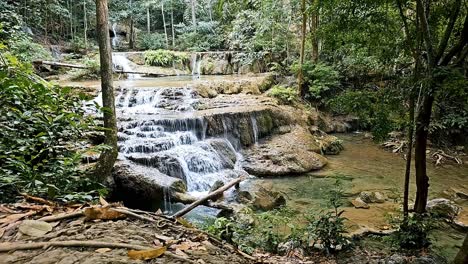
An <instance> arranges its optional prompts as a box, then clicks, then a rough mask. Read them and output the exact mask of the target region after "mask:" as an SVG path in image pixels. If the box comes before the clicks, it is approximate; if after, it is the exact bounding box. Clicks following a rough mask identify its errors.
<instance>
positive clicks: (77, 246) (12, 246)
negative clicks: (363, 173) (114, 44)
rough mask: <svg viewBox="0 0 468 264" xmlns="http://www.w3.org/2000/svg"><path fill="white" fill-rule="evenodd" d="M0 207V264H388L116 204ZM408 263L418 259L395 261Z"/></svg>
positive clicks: (380, 254) (357, 252)
mask: <svg viewBox="0 0 468 264" xmlns="http://www.w3.org/2000/svg"><path fill="white" fill-rule="evenodd" d="M25 198H26V199H25V201H24V202H21V203H14V204H3V205H0V260H1V261H0V262H1V263H31V264H32V263H34V264H38V263H40V264H46V263H61V264H65V263H67V264H68V263H92V264H100V263H142V260H144V261H145V262H146V263H215V264H216V263H291V264H292V263H330V264H333V263H386V262H385V261H386V260H387V259H388V257H389V252H388V251H386V250H381V249H378V250H375V247H374V249H369V247H368V244H364V243H357V244H356V246H355V247H354V248H352V249H351V250H347V251H343V252H341V253H340V254H339V255H336V256H330V257H327V256H325V255H324V254H322V253H319V252H317V253H316V254H313V255H312V256H308V257H305V256H303V252H302V251H300V250H297V251H296V250H293V251H291V252H289V253H288V254H287V256H277V255H272V254H269V253H263V252H255V253H254V254H252V255H247V254H245V253H243V252H241V251H239V250H238V249H236V248H235V246H233V245H231V244H229V243H227V242H225V241H221V240H219V239H217V238H215V237H213V236H211V235H210V234H208V233H206V232H204V231H202V230H199V229H196V228H194V227H193V226H192V225H191V224H190V223H188V222H187V221H185V220H183V219H181V218H179V219H171V218H169V217H166V216H162V215H158V214H157V213H149V212H144V211H138V210H132V209H129V208H125V207H122V206H120V205H119V204H108V203H106V202H105V201H103V200H101V204H100V205H92V206H91V205H89V204H76V205H68V206H61V205H57V204H54V203H52V202H49V201H45V200H42V199H40V198H39V199H38V198H34V197H30V196H26V197H25ZM397 258H406V260H408V261H411V259H412V258H414V257H413V256H402V255H398V256H397Z"/></svg>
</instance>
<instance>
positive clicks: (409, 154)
mask: <svg viewBox="0 0 468 264" xmlns="http://www.w3.org/2000/svg"><path fill="white" fill-rule="evenodd" d="M412 90H413V89H412ZM412 90H411V91H410V98H409V120H408V121H409V127H408V152H407V154H406V170H405V185H404V189H403V215H404V216H405V217H408V211H409V209H408V200H409V184H410V175H411V159H412V153H413V134H414V112H415V107H414V94H413V91H412Z"/></svg>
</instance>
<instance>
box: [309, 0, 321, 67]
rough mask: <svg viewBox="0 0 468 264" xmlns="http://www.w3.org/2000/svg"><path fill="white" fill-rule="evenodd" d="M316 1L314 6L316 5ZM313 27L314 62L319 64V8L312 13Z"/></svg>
mask: <svg viewBox="0 0 468 264" xmlns="http://www.w3.org/2000/svg"><path fill="white" fill-rule="evenodd" d="M315 2H316V1H314V5H315ZM311 20H312V24H311V25H312V27H311V29H310V31H311V33H312V61H313V62H315V63H316V62H318V58H319V43H318V37H317V31H318V27H319V10H318V8H317V7H315V8H314V11H313V13H312V17H311Z"/></svg>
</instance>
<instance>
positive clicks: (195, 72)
mask: <svg viewBox="0 0 468 264" xmlns="http://www.w3.org/2000/svg"><path fill="white" fill-rule="evenodd" d="M191 56H192V59H191V64H192V65H191V67H192V76H193V78H194V79H200V77H201V58H200V59H199V58H198V53H192V55H191Z"/></svg>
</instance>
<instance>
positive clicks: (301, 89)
mask: <svg viewBox="0 0 468 264" xmlns="http://www.w3.org/2000/svg"><path fill="white" fill-rule="evenodd" d="M301 13H302V28H301V33H302V35H301V50H300V56H299V74H298V80H297V82H298V84H299V87H298V89H299V95H300V96H301V98H304V97H305V87H304V86H305V85H304V73H303V71H302V66H303V65H304V55H305V54H304V52H305V38H306V27H307V13H306V1H305V0H302V1H301Z"/></svg>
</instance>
